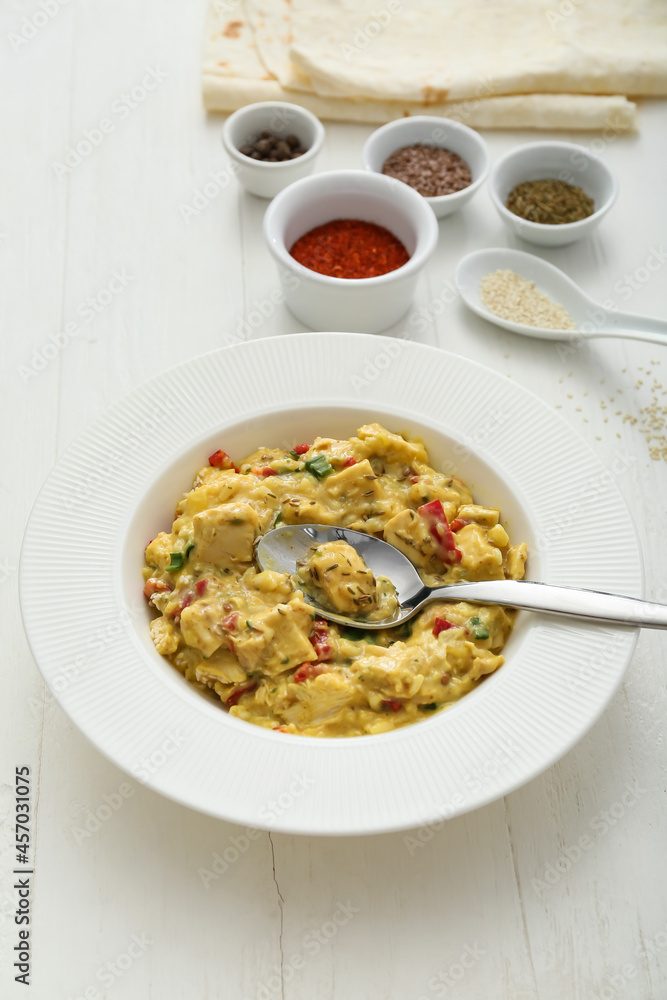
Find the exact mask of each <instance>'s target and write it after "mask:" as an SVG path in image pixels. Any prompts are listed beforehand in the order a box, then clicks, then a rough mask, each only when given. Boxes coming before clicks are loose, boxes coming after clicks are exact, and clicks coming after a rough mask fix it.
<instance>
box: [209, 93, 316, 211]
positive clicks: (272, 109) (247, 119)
mask: <svg viewBox="0 0 667 1000" xmlns="http://www.w3.org/2000/svg"><path fill="white" fill-rule="evenodd" d="M263 129H268V130H269V131H270V132H273V133H274V134H275V135H280V134H281V133H283V134H284V135H290V134H291V133H294V135H296V136H298V137H299V140H300V141H301V145H302V146H306V147H307V151H306V152H305V153H304V154H303V155H302V156H299V157H297V159H295V160H282V161H278V162H277V163H270V162H268V161H267V160H253V159H251V157H249V156H246V155H245V154H244V153H241V152H240V147H241V146H245V144H246V143H248V142H252V141H253V140H254V139H256V138H257V135H258V134H259V133H260V132H261V131H262V130H263ZM323 142H324V126H323V125H322V122H321V121H320V120H319V118H316V117H315V115H313V114H311V112H310V111H306V109H305V108H300V107H299V106H298V105H297V104H286V103H284V102H282V101H261V102H259V103H257V104H247V105H246V106H245V107H244V108H239V110H238V111H235V112H234V114H233V115H230V116H229V118H228V119H227V121H226V122H225V124H224V125H223V127H222V144H223V146H224V147H225V149H226V151H227V153H228V155H229V156H230V157H231V160H232V163H233V164H234V166H235V170H234V172H235V174H236V176H237V177H238V180H239V182H240V183H241V184H242V185H243V187H244V188H245V189H246V191H250V193H251V194H256V195H259V196H260V198H273V197H274V196H275V195H277V194H278V192H279V191H282V189H283V188H284V187H287V185H288V184H292V183H293V182H294V181H298V180H299V179H300V178H301V177H307V176H308V174H310V173H311V172H312V170H313V167H314V166H315V159H316V157H317V154H318V153H319V151H320V149H321V148H322V143H323Z"/></svg>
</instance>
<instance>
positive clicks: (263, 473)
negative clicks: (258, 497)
mask: <svg viewBox="0 0 667 1000" xmlns="http://www.w3.org/2000/svg"><path fill="white" fill-rule="evenodd" d="M258 471H259V474H260V476H277V475H278V473H277V472H276V470H275V469H271V468H269V466H268V465H267V467H266V468H265V469H259V470H258Z"/></svg>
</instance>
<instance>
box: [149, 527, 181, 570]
mask: <svg viewBox="0 0 667 1000" xmlns="http://www.w3.org/2000/svg"><path fill="white" fill-rule="evenodd" d="M174 545H175V542H174V536H173V535H167V534H166V532H164V531H161V532H160V534H159V535H157V536H156V537H155V538H154V539H153V540H152V541H151V542H149V543H148V545H147V546H146V562H147V563H148V565H149V566H151V567H153V568H155V569H159V570H165V569H166V568H167V566H168V565H169V563H170V553H171V552H173V551H174Z"/></svg>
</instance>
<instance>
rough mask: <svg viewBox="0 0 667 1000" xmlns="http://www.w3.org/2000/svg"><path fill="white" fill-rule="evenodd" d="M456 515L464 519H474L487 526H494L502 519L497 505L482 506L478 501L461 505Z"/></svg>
mask: <svg viewBox="0 0 667 1000" xmlns="http://www.w3.org/2000/svg"><path fill="white" fill-rule="evenodd" d="M456 516H457V517H460V518H461V519H462V520H464V521H474V522H475V524H482V525H483V526H484V527H485V528H492V527H493V526H494V525H495V524H498V521H499V520H500V511H499V510H498V508H497V507H480V506H479V505H478V504H476V503H470V504H463V506H461V507H459V509H458V511H457V514H456Z"/></svg>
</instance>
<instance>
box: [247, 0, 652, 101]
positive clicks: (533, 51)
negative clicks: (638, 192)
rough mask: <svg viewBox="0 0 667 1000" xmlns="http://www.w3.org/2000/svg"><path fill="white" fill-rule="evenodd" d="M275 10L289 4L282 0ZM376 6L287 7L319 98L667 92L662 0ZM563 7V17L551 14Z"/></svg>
mask: <svg viewBox="0 0 667 1000" xmlns="http://www.w3.org/2000/svg"><path fill="white" fill-rule="evenodd" d="M264 5H265V6H267V7H268V6H269V4H268V3H266V0H265V3H264ZM276 5H282V7H283V9H284V8H285V3H284V0H274V2H273V3H272V4H271V5H270V6H272V7H273V6H276ZM382 6H383V4H382V2H380V4H379V5H378V2H377V0H317V3H313V2H312V0H292V3H291V5H290V7H291V34H292V44H291V47H290V53H289V55H290V61H291V62H292V63H293V64H294V65H295V66H296V67H297V70H301V71H303V72H305V73H306V74H307V75H308V76H309V78H310V81H311V85H312V88H313V90H314V91H315V93H317V94H320V95H323V96H331V97H358V96H364V97H368V98H371V99H378V98H379V99H381V100H392V101H427V102H429V101H433V102H436V101H445V100H448V101H460V100H464V99H466V98H469V97H472V96H474V95H475V93H476V92H477V91H478V88H479V86H480V84H485V85H487V86H488V87H489V92H490V93H491V94H493V95H494V96H499V95H504V94H523V93H552V94H553V93H565V94H635V95H639V94H641V95H664V94H667V3H665V0H570V3H569V4H564V3H563V4H560V5H559V3H558V0H402V2H398V3H396V2H394V4H391V2H390V0H387V3H386V4H385V9H384V13H382V12H381V10H379V9H378V8H382ZM559 6H562V7H563V8H564V9H565V10H568V14H567V16H558V15H559ZM372 24H373V28H372V32H373V37H370V31H371V25H372ZM364 43H365V44H364ZM260 54H261V55H262V58H263V57H264V55H263V52H262V51H261V50H260ZM269 68H270V69H272V67H271V66H270V67H269ZM278 79H279V81H280V82H281V83H282V84H283V85H284V86H290V82H289V78H288V79H283V78H282V77H281V76H279V77H278Z"/></svg>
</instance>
